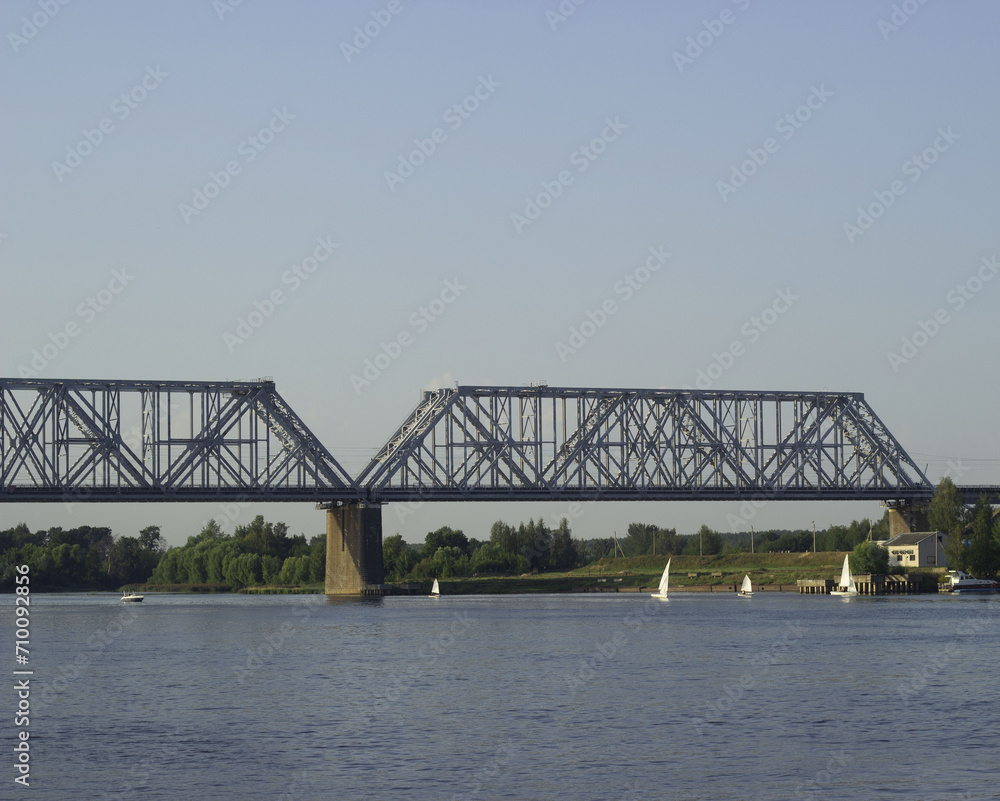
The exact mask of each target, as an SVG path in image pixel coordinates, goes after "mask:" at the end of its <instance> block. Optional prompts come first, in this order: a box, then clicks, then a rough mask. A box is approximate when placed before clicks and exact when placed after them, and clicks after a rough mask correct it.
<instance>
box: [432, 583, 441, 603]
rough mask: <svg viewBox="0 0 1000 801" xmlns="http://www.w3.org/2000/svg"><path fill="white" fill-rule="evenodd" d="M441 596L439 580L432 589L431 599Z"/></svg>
mask: <svg viewBox="0 0 1000 801" xmlns="http://www.w3.org/2000/svg"><path fill="white" fill-rule="evenodd" d="M440 594H441V587H440V585H439V584H438V580H437V579H434V585H433V586H432V587H431V598H436V597H437V596H439V595H440Z"/></svg>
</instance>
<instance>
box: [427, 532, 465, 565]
mask: <svg viewBox="0 0 1000 801" xmlns="http://www.w3.org/2000/svg"><path fill="white" fill-rule="evenodd" d="M440 548H459V549H461V551H462V552H463V553H465V554H468V552H469V538H468V537H466V536H465V534H463V533H462V531H461V530H455V529H453V528H449V527H448V526H442V527H441V528H439V529H438V530H437V531H429V532H428V533H427V536H426V537H425V538H424V549H423V552H422V556H423V557H424V558H425V559H426V558H430V557H433V556H434V554H435V553H437V551H438V549H440Z"/></svg>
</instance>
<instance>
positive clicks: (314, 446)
mask: <svg viewBox="0 0 1000 801" xmlns="http://www.w3.org/2000/svg"><path fill="white" fill-rule="evenodd" d="M363 497H364V491H363V490H361V489H360V488H359V487H358V485H357V484H356V483H355V482H354V480H353V479H352V478H351V477H350V475H348V474H347V472H346V471H345V470H344V469H343V468H342V467H341V466H340V465H339V464H338V463H337V461H336V459H334V458H333V456H332V455H331V454H330V453H329V452H328V451H327V450H326V448H325V447H324V446H323V445H322V444H321V443H320V442H319V440H318V439H316V437H315V436H314V435H313V433H312V432H311V431H310V430H309V429H308V427H307V426H306V425H305V423H303V422H302V420H301V419H300V418H299V417H298V416H297V415H296V414H295V413H294V412H293V411H292V409H291V408H290V407H289V406H288V404H287V403H285V401H284V399H283V398H282V397H281V396H280V395H279V394H278V393H277V391H276V390H275V387H274V382H273V381H270V380H260V381H230V382H181V381H174V382H170V381H72V380H65V381H64V380H42V379H0V501H72V502H76V501H83V500H88V501H171V500H174V501H215V500H222V499H230V500H231V499H239V500H247V501H249V500H260V501H285V500H287V501H293V500H301V501H320V500H336V499H344V500H356V499H360V498H363Z"/></svg>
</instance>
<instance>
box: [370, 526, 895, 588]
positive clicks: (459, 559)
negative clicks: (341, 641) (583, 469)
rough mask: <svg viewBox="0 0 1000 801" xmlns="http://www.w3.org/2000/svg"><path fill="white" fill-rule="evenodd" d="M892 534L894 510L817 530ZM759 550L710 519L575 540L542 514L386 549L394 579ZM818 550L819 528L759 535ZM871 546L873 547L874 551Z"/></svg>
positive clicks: (848, 541) (839, 543) (826, 536)
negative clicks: (684, 526) (483, 536)
mask: <svg viewBox="0 0 1000 801" xmlns="http://www.w3.org/2000/svg"><path fill="white" fill-rule="evenodd" d="M869 532H870V533H871V536H872V538H873V539H886V538H887V537H888V533H889V522H888V516H887V515H886V516H884V517H883V518H882V520H879V521H878V522H873V521H870V520H867V519H864V520H855V521H853V522H852V523H851V524H850V525H848V526H831V527H829V528H828V529H826V530H823V531H817V532H816V535H815V540H816V550H818V551H850V550H852V549H854V548H855V547H856V546H858V545H859V544H861V543H864V542H866V541H867V540H868V537H869ZM750 549H751V534H750V532H749V531H747V532H739V533H723V532H719V531H713V530H712V529H710V528H709V527H708V526H704V525H703V526H702V527H701V529H700V530H699V531H698V532H697V533H695V534H690V535H682V534H678V533H677V531H676V530H675V529H672V528H662V527H660V526H657V525H654V524H651V523H630V524H629V526H628V529H627V531H626V534H625V536H623V537H618V536H612V537H603V538H597V539H592V540H578V539H574V538H573V535H572V532H571V530H570V527H569V521H568V520H567V519H566V518H563V519H562V520H561V521H560V523H559V525H558V526H557V527H556V528H554V529H553V528H550V527H549V526H547V525H546V524H545V523H544V522H543V521H542V520H537V521H536V520H529V521H528V522H527V524H525V523H520V524H519V525H518V526H517V527H515V526H512V525H510V524H508V523H505V522H504V521H502V520H498V521H497V522H496V523H494V524H493V526H492V527H491V529H490V538H489V539H488V540H486V541H479V540H476V539H470V538H469V537H467V536H466V535H465V534H464V533H463V532H462V531H458V530H455V529H452V528H449V527H447V526H445V527H443V528H440V529H438V530H437V531H432V532H430V533H428V534H427V536H426V538H425V539H424V543H423V544H422V545H413V544H410V543H407V542H404V541H403V537H402V535H400V534H396V535H394V536H391V537H386V538H385V539H384V540H383V546H382V556H383V562H384V564H385V575H386V581H404V580H410V579H412V580H420V579H427V578H452V577H462V576H509V575H521V574H523V573H530V572H544V571H546V570H572V569H573V568H576V567H581V566H583V565H586V564H589V563H591V562H594V561H596V560H598V559H602V558H604V557H608V556H616V555H617V556H655V555H662V556H666V555H668V554H673V555H677V554H684V555H699V554H703V555H705V556H711V555H715V554H728V553H744V552H749V551H750ZM812 549H813V533H812V531H811V530H810V531H788V530H776V531H761V532H756V533H755V534H754V535H753V550H754V551H755V552H757V553H768V552H780V551H793V552H803V551H811V550H812ZM866 553H867V552H866Z"/></svg>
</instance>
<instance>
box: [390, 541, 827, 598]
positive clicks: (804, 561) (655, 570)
mask: <svg viewBox="0 0 1000 801" xmlns="http://www.w3.org/2000/svg"><path fill="white" fill-rule="evenodd" d="M843 562H844V553H843V552H835V551H828V552H819V553H766V554H730V555H726V556H674V557H671V562H670V587H671V589H676V590H683V589H684V588H685V587H691V588H694V587H698V588H707V587H709V586H718V587H719V588H720V589H721V588H722V587H724V586H726V585H733V584H739V583H740V582H741V581H742V580H743V576H744V575H749V576H750V579H751V581H753V583H754V585H761V584H775V585H777V584H781V585H792V586H794V585H795V582H796V580H798V579H826V578H835V577H836V576H837V575H839V573H840V566H841V565H842V564H843ZM666 563H667V558H666V557H665V556H637V557H630V558H617V559H612V558H606V559H601V560H600V561H598V562H595V563H594V564H591V565H587V566H586V567H581V568H577V569H576V570H571V571H568V572H565V573H534V574H530V575H522V576H516V577H514V576H507V577H497V576H488V577H480V578H454V579H440V582H441V592H442V593H443V594H449V595H485V594H500V593H536V592H585V591H597V590H605V591H614V590H620V591H637V590H638V589H639V588H640V587H641V588H653V587H656V585H657V584H658V583H659V581H660V574H661V573H663V567H664V566H665V565H666ZM411 586H412V585H411ZM430 586H431V582H430V581H429V580H428V581H423V582H420V583H419V587H420V589H419V590H418V592H424V591H427V592H429V591H430ZM399 589H400V590H402V589H403V588H402V586H400V587H399Z"/></svg>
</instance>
